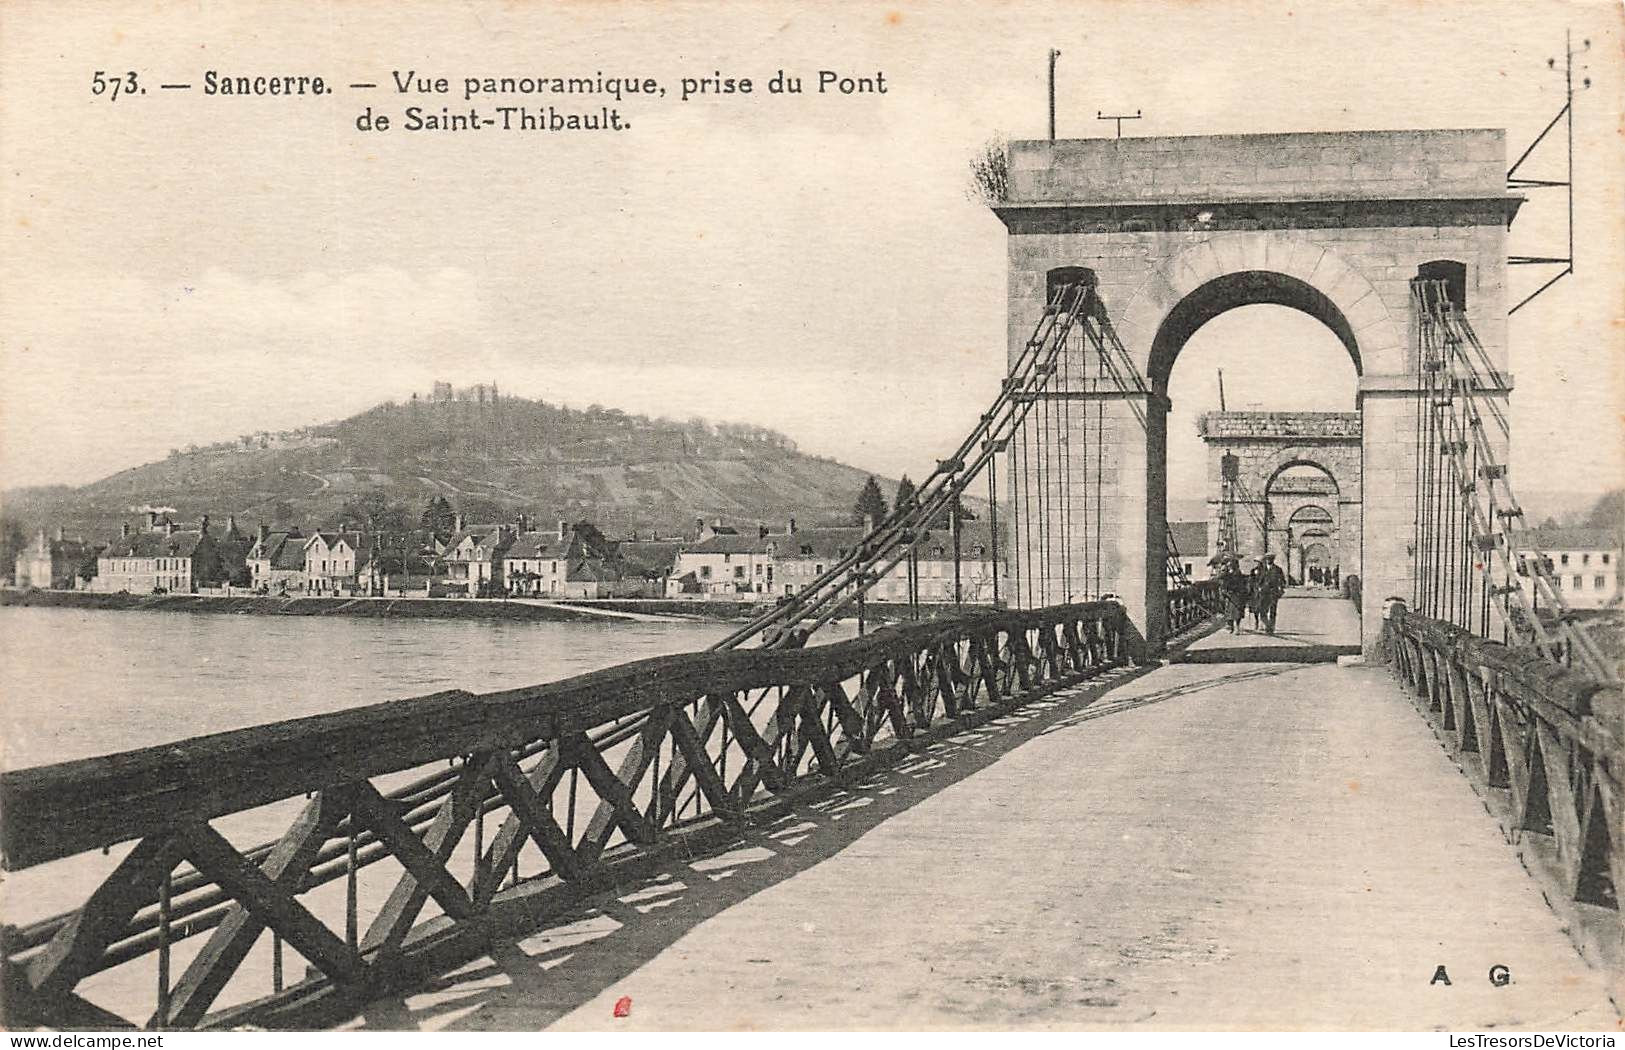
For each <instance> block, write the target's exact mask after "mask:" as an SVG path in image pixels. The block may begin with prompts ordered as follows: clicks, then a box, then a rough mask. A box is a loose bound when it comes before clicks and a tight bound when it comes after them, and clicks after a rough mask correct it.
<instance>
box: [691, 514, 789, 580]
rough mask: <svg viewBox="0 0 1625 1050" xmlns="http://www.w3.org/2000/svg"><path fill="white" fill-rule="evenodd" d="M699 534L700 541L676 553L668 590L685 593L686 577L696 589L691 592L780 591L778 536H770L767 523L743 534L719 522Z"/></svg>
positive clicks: (703, 529)
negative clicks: (776, 579)
mask: <svg viewBox="0 0 1625 1050" xmlns="http://www.w3.org/2000/svg"><path fill="white" fill-rule="evenodd" d="M699 534H700V538H699V539H698V540H697V541H695V542H693V543H690V544H686V545H685V546H683V547H682V548H681V549H680V550H679V551H678V552H677V557H676V560H675V565H674V567H673V569H672V580H670V581H668V582H667V593H669V594H670V593H676V594H681V593H684V592H683V591H682V589H681V588H682V581H683V579H684V578H689V579H690V580H691V585H692V586H693V587H694V588H695V590H694V591H693V592H689V593H698V594H702V595H705V596H707V597H713V598H718V597H721V598H733V597H739V596H748V595H753V594H777V593H779V591H778V589H777V588H776V587H775V586H774V569H775V556H776V554H777V550H778V542H779V538H778V537H774V536H771V535H770V534H769V533H768V531H767V527H766V526H758V527H756V528H753V529H751V530H749V531H748V532H746V533H743V534H741V533H740V532H739V530H737V529H734V528H732V527H729V526H726V525H723V524H721V523H720V522H717V523H713V524H711V525H707V526H703V527H702V528H701V529H700V530H699ZM673 588H676V590H675V591H674V590H673Z"/></svg>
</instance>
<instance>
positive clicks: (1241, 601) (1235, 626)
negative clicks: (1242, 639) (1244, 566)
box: [1219, 558, 1248, 634]
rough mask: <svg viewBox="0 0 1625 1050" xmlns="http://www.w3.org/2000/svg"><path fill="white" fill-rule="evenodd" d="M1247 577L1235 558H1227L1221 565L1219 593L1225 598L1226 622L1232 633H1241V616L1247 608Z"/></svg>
mask: <svg viewBox="0 0 1625 1050" xmlns="http://www.w3.org/2000/svg"><path fill="white" fill-rule="evenodd" d="M1247 590H1248V588H1247V577H1245V576H1243V575H1242V573H1241V565H1240V563H1238V562H1237V561H1236V559H1235V558H1226V559H1225V560H1224V563H1223V564H1222V565H1221V566H1220V567H1219V594H1220V595H1222V596H1223V598H1224V622H1225V626H1227V627H1229V628H1230V633H1231V634H1240V633H1241V617H1242V615H1243V613H1245V611H1246V609H1247Z"/></svg>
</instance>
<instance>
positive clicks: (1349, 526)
mask: <svg viewBox="0 0 1625 1050" xmlns="http://www.w3.org/2000/svg"><path fill="white" fill-rule="evenodd" d="M1197 429H1198V430H1199V431H1200V432H1201V435H1202V440H1203V442H1204V443H1205V444H1206V445H1207V491H1208V497H1207V501H1208V535H1209V536H1213V537H1218V536H1220V535H1222V534H1223V529H1222V524H1223V521H1224V518H1225V514H1226V508H1225V502H1226V501H1225V495H1224V489H1225V486H1224V478H1223V473H1224V459H1225V457H1226V456H1233V457H1235V459H1234V462H1235V469H1236V474H1237V479H1236V484H1235V485H1234V495H1235V497H1236V498H1237V500H1238V501H1239V502H1240V503H1241V504H1243V505H1241V506H1236V507H1234V508H1233V514H1234V517H1235V519H1236V535H1237V539H1238V541H1239V542H1238V544H1237V550H1236V551H1235V553H1236V554H1238V555H1240V556H1246V555H1249V554H1264V553H1273V554H1275V555H1276V560H1277V561H1279V562H1280V564H1281V567H1282V568H1283V569H1285V570H1286V571H1287V574H1288V575H1290V576H1291V577H1293V578H1294V579H1302V578H1303V569H1304V566H1303V563H1302V561H1301V560H1299V559H1301V557H1302V550H1303V548H1304V547H1305V546H1307V544H1306V543H1305V542H1304V541H1305V540H1306V539H1318V540H1320V541H1321V542H1322V543H1323V544H1324V545H1325V546H1326V547H1327V548H1329V550H1330V552H1331V553H1332V554H1333V557H1332V558H1331V563H1332V564H1335V565H1337V566H1338V569H1339V571H1340V572H1341V573H1342V575H1343V577H1344V578H1345V579H1347V578H1348V577H1350V576H1359V575H1360V574H1361V572H1360V570H1361V566H1360V531H1361V529H1360V517H1361V515H1360V501H1361V492H1362V490H1363V486H1362V484H1361V479H1360V462H1361V458H1362V456H1361V447H1360V445H1361V440H1360V414H1359V413H1358V412H1206V413H1203V415H1202V416H1201V418H1200V419H1199V420H1197ZM1295 471H1308V472H1311V473H1313V474H1315V475H1318V476H1313V477H1308V478H1301V477H1300V478H1298V479H1294V478H1293V476H1292V475H1293V472H1295ZM1214 549H1215V550H1216V549H1217V547H1216V545H1215V547H1214Z"/></svg>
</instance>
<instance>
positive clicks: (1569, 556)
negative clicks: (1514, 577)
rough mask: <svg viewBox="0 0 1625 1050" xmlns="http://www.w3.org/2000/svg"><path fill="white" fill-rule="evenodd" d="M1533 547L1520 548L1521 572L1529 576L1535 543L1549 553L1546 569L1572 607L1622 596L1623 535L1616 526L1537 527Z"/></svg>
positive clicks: (1597, 605) (1590, 606)
mask: <svg viewBox="0 0 1625 1050" xmlns="http://www.w3.org/2000/svg"><path fill="white" fill-rule="evenodd" d="M1530 538H1531V540H1532V541H1533V544H1534V547H1531V548H1529V549H1525V550H1520V551H1519V552H1518V572H1519V574H1520V575H1523V576H1528V575H1529V574H1530V572H1531V569H1530V566H1529V562H1530V561H1531V560H1533V558H1534V557H1535V549H1534V548H1535V547H1538V548H1539V550H1540V552H1541V553H1542V554H1544V555H1545V556H1546V559H1547V570H1548V571H1549V572H1550V574H1551V576H1552V578H1553V579H1554V580H1555V581H1556V582H1557V586H1558V589H1559V590H1561V591H1562V592H1563V600H1564V601H1566V602H1567V603H1568V604H1569V607H1570V608H1572V609H1601V608H1603V607H1604V606H1607V605H1611V604H1613V603H1615V602H1616V601H1618V600H1619V598H1620V594H1621V589H1620V564H1619V557H1620V546H1621V545H1620V535H1619V533H1618V532H1616V531H1615V530H1613V529H1607V528H1596V527H1589V526H1588V527H1580V528H1558V529H1537V530H1535V532H1534V533H1533V534H1532V535H1531V537H1530Z"/></svg>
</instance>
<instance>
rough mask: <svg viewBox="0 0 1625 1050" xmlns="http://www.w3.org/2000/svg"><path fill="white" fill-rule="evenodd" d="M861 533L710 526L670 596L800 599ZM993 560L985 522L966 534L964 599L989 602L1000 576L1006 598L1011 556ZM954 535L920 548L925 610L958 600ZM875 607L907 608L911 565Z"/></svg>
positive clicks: (881, 587)
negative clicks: (893, 604) (894, 605)
mask: <svg viewBox="0 0 1625 1050" xmlns="http://www.w3.org/2000/svg"><path fill="white" fill-rule="evenodd" d="M869 531H870V530H869V529H868V528H866V527H863V526H826V527H820V528H810V529H803V528H797V526H796V524H795V522H794V521H793V520H792V521H791V522H790V523H789V524H788V526H787V527H786V528H785V530H784V531H783V532H777V533H770V532H768V531H767V529H765V528H762V527H758V528H756V529H755V530H754V531H753V532H746V533H743V534H741V532H740V531H739V530H737V529H730V528H725V527H719V526H712V527H710V528H708V529H707V530H705V532H706V535H705V537H704V538H702V539H701V540H699V541H698V542H695V543H692V544H688V545H686V546H684V547H683V548H682V549H681V550H680V551H679V552H678V554H677V558H676V564H675V566H674V568H673V569H672V574H671V578H670V579H669V580H668V581H667V585H666V586H667V594H669V595H671V596H674V597H676V596H681V595H683V594H699V595H702V596H705V597H737V596H754V595H760V596H763V597H765V596H768V595H772V596H775V597H783V596H786V595H794V594H799V593H801V592H802V591H803V590H805V589H806V588H807V587H808V586H810V585H811V584H812V583H813V582H814V581H816V580H817V579H818V578H819V577H821V576H823V575H824V573H825V572H827V571H828V570H829V569H830V568H832V567H833V566H835V565H836V564H838V563H839V562H841V561H842V560H843V559H845V558H846V557H847V556H848V555H850V554H851V553H852V552H853V551H854V550H856V549H857V547H858V544H859V543H861V542H862V540H863V537H864V536H866V535H868V533H869ZM998 553H999V557H998V558H997V559H995V558H994V543H993V535H992V532H991V531H990V530H989V529H988V528H987V527H986V526H984V525H982V524H981V523H980V522H976V521H966V522H963V523H962V524H961V526H960V531H959V550H958V578H959V599H960V600H961V601H966V602H991V601H992V600H993V592H994V575H995V573H999V574H1000V584H999V586H1000V596H1001V597H1003V596H1005V595H1007V594H1008V587H1007V586H1006V585H1005V583H1004V580H1003V574H1004V573H1005V559H1006V555H1005V553H1004V551H1003V550H1002V549H1001V550H1000V551H999V552H998ZM954 567H955V556H954V540H953V531H952V530H951V529H950V528H949V527H948V526H947V525H943V526H941V527H940V528H934V529H928V530H926V531H925V532H924V533H923V534H922V535H921V536H920V539H919V543H918V544H917V545H916V547H915V555H914V569H915V596H916V597H917V599H918V600H919V601H922V602H951V601H953V600H954V575H955V573H954ZM868 598H869V600H870V601H880V602H906V601H908V600H909V563H908V559H906V558H904V559H901V560H899V561H898V563H897V564H896V565H894V566H892V567H891V569H889V570H888V571H887V572H886V574H885V575H884V576H883V577H881V578H880V579H879V580H878V581H877V582H876V583H875V584H874V585H873V586H872V587H871V588H870V589H869V592H868Z"/></svg>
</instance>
